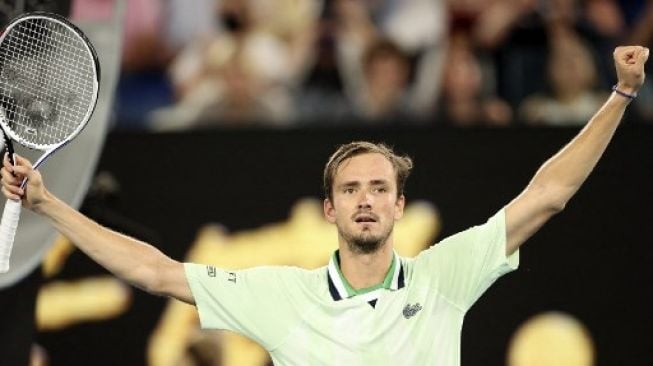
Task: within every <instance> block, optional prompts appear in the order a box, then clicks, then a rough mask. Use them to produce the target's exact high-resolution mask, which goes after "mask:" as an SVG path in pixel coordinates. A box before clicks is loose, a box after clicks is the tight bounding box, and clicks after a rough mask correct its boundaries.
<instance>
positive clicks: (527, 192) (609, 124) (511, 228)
mask: <svg viewBox="0 0 653 366" xmlns="http://www.w3.org/2000/svg"><path fill="white" fill-rule="evenodd" d="M648 54H649V51H648V48H644V47H639V46H628V47H618V48H617V49H616V50H615V51H614V62H615V67H616V69H617V77H618V83H617V90H618V91H619V92H621V93H626V94H629V95H635V94H636V93H637V91H638V90H639V88H640V87H641V85H642V83H643V82H644V63H645V62H646V60H647V59H648ZM629 102H630V98H629V97H627V96H624V95H621V94H620V93H618V92H614V93H612V95H611V96H610V97H609V98H608V100H607V101H606V102H605V104H604V105H603V106H602V107H601V109H599V111H598V112H597V113H596V114H595V115H594V116H593V117H592V119H591V120H590V121H589V122H588V123H587V125H586V126H585V127H584V128H583V129H582V130H581V131H580V132H579V133H578V135H576V137H574V138H573V139H572V140H571V142H569V143H568V144H567V145H566V146H565V147H564V148H563V149H562V150H560V151H559V152H558V153H557V154H556V155H554V156H553V157H552V158H550V159H549V160H548V161H547V162H545V163H544V164H543V165H542V166H541V167H540V169H539V170H538V171H537V173H536V174H535V176H534V177H533V179H532V180H531V181H530V183H529V184H528V186H527V187H526V189H524V191H523V192H522V193H521V194H520V195H519V196H517V198H515V199H514V200H513V201H512V202H510V203H509V204H508V206H507V207H506V235H507V244H506V253H507V254H512V253H514V252H515V251H516V250H517V249H518V248H519V246H520V245H521V244H522V243H524V241H526V240H527V239H528V238H529V237H530V236H531V235H533V234H534V233H535V232H536V231H537V230H538V229H539V228H540V227H541V226H542V225H544V223H545V222H547V221H548V220H549V219H550V218H551V216H553V215H554V214H556V213H557V212H560V211H561V210H562V209H563V208H564V207H565V205H566V204H567V202H568V201H569V199H571V197H572V196H573V195H574V193H576V191H577V190H578V188H580V186H581V185H582V184H583V182H584V181H585V179H586V178H587V176H588V175H589V174H590V172H591V171H592V169H594V166H595V165H596V163H597V162H598V160H599V158H600V157H601V155H602V154H603V152H604V151H605V148H606V147H607V146H608V143H609V142H610V140H611V139H612V136H613V135H614V132H615V130H616V129H617V126H618V125H619V122H620V121H621V118H622V116H623V114H624V111H625V109H626V107H627V106H628V103H629Z"/></svg>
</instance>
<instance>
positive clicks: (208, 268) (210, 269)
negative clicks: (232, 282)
mask: <svg viewBox="0 0 653 366" xmlns="http://www.w3.org/2000/svg"><path fill="white" fill-rule="evenodd" d="M206 273H207V274H208V275H209V277H215V275H216V274H217V271H216V269H215V267H213V266H206Z"/></svg>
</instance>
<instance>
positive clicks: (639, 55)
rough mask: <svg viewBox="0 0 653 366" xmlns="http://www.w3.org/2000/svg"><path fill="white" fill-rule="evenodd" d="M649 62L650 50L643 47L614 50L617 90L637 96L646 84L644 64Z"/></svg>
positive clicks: (625, 47) (626, 47)
mask: <svg viewBox="0 0 653 366" xmlns="http://www.w3.org/2000/svg"><path fill="white" fill-rule="evenodd" d="M646 60H648V48H646V47H641V46H624V47H617V48H616V49H615V50H614V65H615V67H616V69H617V78H618V79H619V81H618V83H617V89H619V90H620V91H622V92H624V93H628V94H635V93H636V92H637V91H638V90H639V88H640V87H641V86H642V84H644V77H645V73H644V64H645V63H646Z"/></svg>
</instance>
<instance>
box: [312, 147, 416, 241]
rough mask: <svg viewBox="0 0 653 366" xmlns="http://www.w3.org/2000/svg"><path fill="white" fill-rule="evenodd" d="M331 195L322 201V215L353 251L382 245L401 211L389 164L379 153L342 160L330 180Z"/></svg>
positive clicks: (401, 200) (401, 199)
mask: <svg viewBox="0 0 653 366" xmlns="http://www.w3.org/2000/svg"><path fill="white" fill-rule="evenodd" d="M332 197H333V199H332V200H329V199H326V200H324V214H325V216H326V218H327V220H328V221H329V222H330V223H332V224H336V227H337V228H338V235H339V236H340V238H341V240H344V241H345V242H346V243H347V245H348V246H349V249H350V250H352V251H353V252H356V253H371V252H374V251H375V250H376V249H378V248H379V247H380V246H382V245H383V244H384V243H385V242H386V240H387V239H388V238H389V237H390V235H391V234H392V229H393V227H394V223H395V221H396V220H399V219H400V218H401V216H402V215H403V211H404V197H403V195H402V196H400V197H399V198H397V182H396V178H395V171H394V168H393V167H392V163H390V161H389V160H388V159H386V158H385V156H383V155H381V154H378V153H368V154H361V155H357V156H354V157H352V158H349V159H347V160H345V161H343V162H342V164H340V166H339V167H338V170H337V171H336V174H335V177H334V179H333V193H332Z"/></svg>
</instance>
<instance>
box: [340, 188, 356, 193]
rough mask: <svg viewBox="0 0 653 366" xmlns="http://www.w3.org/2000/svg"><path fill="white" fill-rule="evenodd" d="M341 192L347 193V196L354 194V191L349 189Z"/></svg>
mask: <svg viewBox="0 0 653 366" xmlns="http://www.w3.org/2000/svg"><path fill="white" fill-rule="evenodd" d="M342 192H343V193H347V194H352V193H354V189H353V188H351V187H349V188H345V189H343V190H342Z"/></svg>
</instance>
